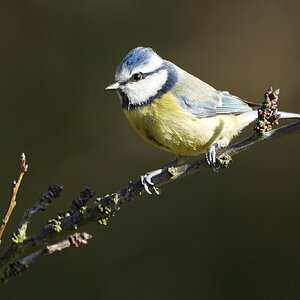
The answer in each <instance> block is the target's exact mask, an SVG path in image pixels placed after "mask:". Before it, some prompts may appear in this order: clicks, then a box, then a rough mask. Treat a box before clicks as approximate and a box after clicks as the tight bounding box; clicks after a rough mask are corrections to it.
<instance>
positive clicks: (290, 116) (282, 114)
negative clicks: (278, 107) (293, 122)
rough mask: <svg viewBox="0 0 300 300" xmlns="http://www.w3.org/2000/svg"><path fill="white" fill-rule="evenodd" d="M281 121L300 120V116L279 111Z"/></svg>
mask: <svg viewBox="0 0 300 300" xmlns="http://www.w3.org/2000/svg"><path fill="white" fill-rule="evenodd" d="M278 113H279V114H280V118H281V119H300V114H295V113H290V112H285V111H279V112H278Z"/></svg>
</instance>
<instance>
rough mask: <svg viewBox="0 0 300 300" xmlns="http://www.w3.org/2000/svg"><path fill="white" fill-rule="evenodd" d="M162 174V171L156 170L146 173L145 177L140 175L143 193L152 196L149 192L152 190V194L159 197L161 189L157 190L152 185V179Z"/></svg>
mask: <svg viewBox="0 0 300 300" xmlns="http://www.w3.org/2000/svg"><path fill="white" fill-rule="evenodd" d="M161 172H162V169H159V170H156V171H152V172H148V173H147V174H146V175H142V176H141V183H142V185H143V187H144V189H145V191H146V192H147V193H148V194H150V195H151V194H152V193H151V191H150V188H153V190H154V192H155V193H156V194H157V195H160V194H161V189H160V188H157V187H156V186H155V185H154V183H153V182H152V178H153V177H154V176H156V175H158V174H160V173H161Z"/></svg>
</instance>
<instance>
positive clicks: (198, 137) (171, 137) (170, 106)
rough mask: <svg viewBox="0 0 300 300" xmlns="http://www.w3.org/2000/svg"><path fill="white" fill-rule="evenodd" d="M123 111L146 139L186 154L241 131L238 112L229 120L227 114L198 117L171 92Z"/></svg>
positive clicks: (196, 153) (202, 149)
mask: <svg viewBox="0 0 300 300" xmlns="http://www.w3.org/2000/svg"><path fill="white" fill-rule="evenodd" d="M124 113H125V115H126V117H127V119H128V121H129V123H130V124H131V126H132V127H133V128H134V129H135V130H136V131H137V132H138V134H139V135H140V136H141V137H142V138H143V139H145V140H146V141H148V142H149V143H151V144H152V145H154V146H156V147H158V148H160V149H163V150H166V151H170V152H173V153H175V154H179V155H184V156H190V155H199V154H200V153H204V152H206V150H207V148H208V147H209V146H210V145H212V144H213V143H215V142H216V140H218V139H219V138H220V136H221V135H224V134H225V135H227V136H228V139H229V141H230V139H231V138H232V137H233V136H234V135H236V134H237V133H238V132H239V130H238V128H237V126H236V120H235V116H231V115H227V116H226V122H225V120H224V117H225V116H214V117H210V118H197V117H195V116H194V115H193V114H191V113H190V112H188V111H186V110H185V109H184V108H182V107H181V106H180V105H179V103H178V100H177V99H176V97H175V96H174V95H173V94H172V93H171V92H168V93H166V94H164V95H163V96H162V97H161V98H159V99H155V100H153V101H152V102H151V103H150V104H147V105H144V106H142V107H138V108H135V109H132V110H125V109H124ZM228 118H229V119H230V120H228ZM228 121H229V122H228ZM224 129H226V130H224Z"/></svg>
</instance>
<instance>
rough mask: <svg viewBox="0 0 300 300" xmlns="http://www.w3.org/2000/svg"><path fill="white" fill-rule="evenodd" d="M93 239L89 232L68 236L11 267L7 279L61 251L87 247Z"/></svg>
mask: <svg viewBox="0 0 300 300" xmlns="http://www.w3.org/2000/svg"><path fill="white" fill-rule="evenodd" d="M91 238H92V235H90V234H88V233H87V232H82V233H77V232H76V233H74V234H72V235H69V236H67V237H66V238H65V239H64V240H62V241H60V242H58V243H56V244H53V245H49V246H46V247H44V248H42V249H40V250H38V251H35V252H33V253H31V254H29V255H27V256H25V257H23V258H21V259H19V260H17V261H15V262H14V263H13V264H11V265H10V268H9V273H8V274H6V278H7V279H8V278H10V277H16V276H20V275H21V273H22V272H24V271H26V270H27V269H28V267H29V265H30V264H32V263H34V262H35V261H36V260H38V259H39V258H41V257H43V256H46V255H50V254H53V253H54V252H57V251H61V250H63V249H66V248H68V247H74V248H78V247H79V246H80V245H86V244H87V243H88V240H89V239H91Z"/></svg>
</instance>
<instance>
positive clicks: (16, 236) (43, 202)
mask: <svg viewBox="0 0 300 300" xmlns="http://www.w3.org/2000/svg"><path fill="white" fill-rule="evenodd" d="M62 190H63V187H62V186H61V185H57V184H51V185H50V186H49V187H48V189H47V190H46V191H44V192H43V193H42V195H41V197H40V198H39V199H38V201H37V202H36V203H35V204H34V205H33V207H31V208H29V209H27V210H26V211H25V213H24V215H23V218H22V220H21V222H20V224H19V227H18V229H17V231H16V232H15V233H13V236H12V240H13V241H14V242H15V243H19V242H22V241H23V240H24V239H25V238H26V230H27V227H28V224H29V222H30V220H31V218H32V216H33V215H34V214H36V213H37V212H38V211H44V210H45V209H46V208H47V207H48V206H49V205H50V204H51V202H52V199H54V198H57V197H59V196H60V194H61V192H62Z"/></svg>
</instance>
